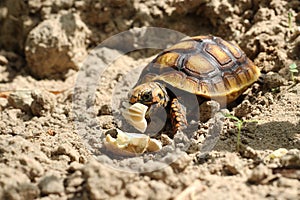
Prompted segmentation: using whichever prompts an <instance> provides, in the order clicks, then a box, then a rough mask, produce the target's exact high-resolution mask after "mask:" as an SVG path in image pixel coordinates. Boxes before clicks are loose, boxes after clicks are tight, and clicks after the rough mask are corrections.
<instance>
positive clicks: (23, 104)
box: [8, 90, 33, 112]
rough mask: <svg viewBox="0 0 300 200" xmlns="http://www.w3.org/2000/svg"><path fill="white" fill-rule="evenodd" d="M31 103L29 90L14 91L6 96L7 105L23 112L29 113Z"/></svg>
mask: <svg viewBox="0 0 300 200" xmlns="http://www.w3.org/2000/svg"><path fill="white" fill-rule="evenodd" d="M32 101H33V99H32V96H31V91H29V90H27V91H26V90H23V91H22V90H19V91H15V92H12V93H10V94H9V96H8V104H9V105H10V106H12V107H14V108H17V109H21V110H22V111H24V112H31V109H30V106H31V103H32Z"/></svg>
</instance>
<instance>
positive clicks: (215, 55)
mask: <svg viewBox="0 0 300 200" xmlns="http://www.w3.org/2000/svg"><path fill="white" fill-rule="evenodd" d="M259 76H260V70H259V69H258V67H257V66H255V65H254V64H253V62H252V61H251V60H250V59H249V58H248V57H247V56H246V54H245V53H244V52H243V51H242V50H241V49H240V48H239V47H238V46H236V45H233V44H232V43H230V42H227V41H225V40H223V39H221V38H219V37H215V36H211V35H210V36H195V37H191V38H189V39H185V40H183V41H180V42H179V43H177V44H175V45H173V46H171V47H170V48H167V49H165V50H163V51H162V52H161V53H159V55H158V56H157V57H156V58H155V59H154V60H153V61H152V62H150V63H149V64H148V65H147V66H146V67H145V68H144V70H143V71H142V73H141V76H140V78H139V81H138V83H137V84H136V86H135V87H134V88H133V89H132V91H131V92H130V94H129V103H130V104H131V105H134V104H136V103H139V104H143V105H145V106H147V109H146V110H147V111H144V116H145V119H146V120H144V121H147V122H148V123H149V121H150V120H151V119H150V115H151V113H152V112H153V110H155V109H156V108H159V107H160V108H162V107H163V108H164V109H165V110H166V111H167V120H169V122H170V124H171V129H172V132H173V134H175V133H176V131H177V130H182V129H184V128H186V126H187V116H186V115H187V114H186V107H187V106H190V105H187V104H188V103H186V104H185V102H184V101H181V99H182V96H181V95H180V94H183V95H184V94H193V95H197V98H198V104H199V103H202V102H203V100H205V99H206V100H207V99H213V100H215V101H218V102H219V103H220V105H222V106H225V105H227V104H229V103H231V102H233V101H234V100H236V99H237V98H238V97H239V95H241V94H242V93H243V92H244V91H245V90H246V89H247V88H248V87H249V86H250V85H251V84H252V83H254V82H255V81H257V80H258V78H259ZM175 90H176V91H180V92H174V91H175ZM178 94H179V95H178ZM197 106H199V105H197ZM134 112H135V111H134ZM135 114H137V113H135ZM127 116H128V115H127ZM135 116H138V114H137V115H135ZM125 118H126V116H125ZM127 118H128V117H127ZM131 124H132V125H134V126H135V122H133V123H131ZM145 126H146V125H145ZM139 127H141V126H140V125H139ZM142 127H143V126H142ZM136 128H137V127H136ZM137 129H138V130H141V131H142V132H143V131H145V127H144V128H137Z"/></svg>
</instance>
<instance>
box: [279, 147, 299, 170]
mask: <svg viewBox="0 0 300 200" xmlns="http://www.w3.org/2000/svg"><path fill="white" fill-rule="evenodd" d="M280 163H281V164H282V166H283V167H286V168H297V169H299V168H300V150H299V149H291V150H289V151H288V152H287V153H286V154H285V155H284V156H282V157H281V159H280Z"/></svg>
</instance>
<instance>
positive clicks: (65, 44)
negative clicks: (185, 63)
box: [25, 13, 91, 78]
mask: <svg viewBox="0 0 300 200" xmlns="http://www.w3.org/2000/svg"><path fill="white" fill-rule="evenodd" d="M90 34H91V31H90V30H89V29H88V27H87V26H86V25H85V24H84V22H83V21H82V20H81V19H80V16H79V15H78V14H75V13H65V14H62V15H61V14H57V15H52V16H50V17H49V19H46V20H44V21H43V22H41V23H40V24H38V25H37V26H36V27H35V28H33V29H32V30H31V31H30V33H29V34H28V36H27V40H26V46H25V54H26V60H27V63H28V65H27V66H28V67H29V69H30V71H31V72H32V74H33V75H34V76H36V77H38V78H46V77H59V78H61V76H62V77H64V76H63V75H65V74H66V73H67V72H68V70H69V69H75V70H78V69H79V63H80V62H81V61H82V60H83V59H85V57H86V55H87V51H86V47H87V41H88V40H87V38H88V37H89V35H90Z"/></svg>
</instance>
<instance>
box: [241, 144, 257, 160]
mask: <svg viewBox="0 0 300 200" xmlns="http://www.w3.org/2000/svg"><path fill="white" fill-rule="evenodd" d="M239 153H240V154H241V156H242V157H244V158H251V159H257V157H258V154H257V152H256V151H255V150H254V149H253V148H251V147H249V146H245V145H240V151H239Z"/></svg>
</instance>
